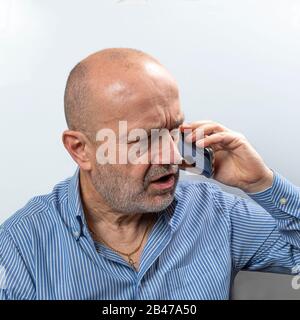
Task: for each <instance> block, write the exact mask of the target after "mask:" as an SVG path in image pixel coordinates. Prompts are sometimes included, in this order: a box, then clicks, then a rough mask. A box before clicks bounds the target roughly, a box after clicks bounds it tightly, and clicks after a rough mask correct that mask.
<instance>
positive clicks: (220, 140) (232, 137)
mask: <svg viewBox="0 0 300 320" xmlns="http://www.w3.org/2000/svg"><path fill="white" fill-rule="evenodd" d="M238 141H239V137H238V136H237V135H236V134H235V133H232V132H226V131H223V132H219V133H215V134H212V135H210V136H207V137H205V138H203V139H200V140H198V141H197V142H196V146H197V147H199V148H206V147H211V148H212V149H213V150H214V151H218V150H221V149H234V148H236V147H237V146H238Z"/></svg>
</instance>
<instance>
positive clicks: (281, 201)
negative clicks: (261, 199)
mask: <svg viewBox="0 0 300 320" xmlns="http://www.w3.org/2000/svg"><path fill="white" fill-rule="evenodd" d="M279 202H280V204H286V203H287V199H286V198H280V200H279Z"/></svg>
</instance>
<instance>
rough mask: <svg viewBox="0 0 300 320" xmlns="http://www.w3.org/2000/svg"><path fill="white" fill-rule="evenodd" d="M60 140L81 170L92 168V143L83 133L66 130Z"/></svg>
mask: <svg viewBox="0 0 300 320" xmlns="http://www.w3.org/2000/svg"><path fill="white" fill-rule="evenodd" d="M62 141H63V144H64V146H65V148H66V149H67V151H68V152H69V154H70V156H71V157H72V158H73V160H74V161H75V162H76V163H77V164H78V165H79V167H80V168H81V169H82V170H87V171H89V170H91V169H92V158H91V156H92V145H91V143H90V142H89V140H88V138H87V137H86V136H85V135H84V134H83V133H81V132H79V131H73V130H66V131H64V132H63V134H62Z"/></svg>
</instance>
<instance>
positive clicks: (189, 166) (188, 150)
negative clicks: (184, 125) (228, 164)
mask: <svg viewBox="0 0 300 320" xmlns="http://www.w3.org/2000/svg"><path fill="white" fill-rule="evenodd" d="M178 147H179V151H180V153H181V155H182V157H183V160H184V165H183V166H182V167H181V169H182V170H188V171H190V172H193V173H197V174H202V175H204V176H205V177H207V178H211V177H212V176H213V175H214V170H215V166H214V164H215V156H214V151H213V150H212V148H210V147H206V148H198V147H197V146H196V143H195V142H192V143H188V142H186V141H184V133H183V132H181V135H180V138H179V144H178Z"/></svg>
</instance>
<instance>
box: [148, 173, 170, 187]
mask: <svg viewBox="0 0 300 320" xmlns="http://www.w3.org/2000/svg"><path fill="white" fill-rule="evenodd" d="M174 183H175V175H174V174H172V173H171V174H168V175H165V176H163V177H161V178H159V179H157V180H154V181H152V182H151V185H152V186H153V187H154V188H155V189H169V188H172V187H173V186H174Z"/></svg>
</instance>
